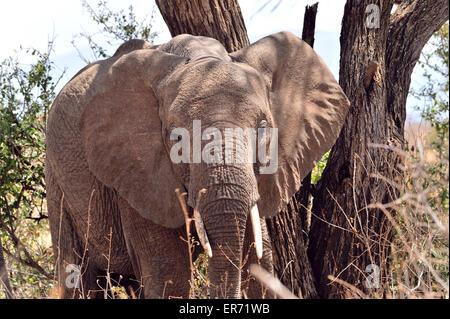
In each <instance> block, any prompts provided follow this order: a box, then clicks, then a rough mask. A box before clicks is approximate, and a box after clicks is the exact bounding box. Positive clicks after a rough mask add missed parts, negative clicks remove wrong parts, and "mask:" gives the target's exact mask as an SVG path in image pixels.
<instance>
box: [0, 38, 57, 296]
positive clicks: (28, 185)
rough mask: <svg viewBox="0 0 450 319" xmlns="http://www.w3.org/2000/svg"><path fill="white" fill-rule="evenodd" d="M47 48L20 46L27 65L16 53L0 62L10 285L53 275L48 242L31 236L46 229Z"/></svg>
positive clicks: (51, 92) (1, 181) (2, 200)
mask: <svg viewBox="0 0 450 319" xmlns="http://www.w3.org/2000/svg"><path fill="white" fill-rule="evenodd" d="M51 50H52V42H50V43H49V46H48V51H47V52H46V53H42V52H39V51H37V50H34V49H28V50H24V52H25V53H26V54H28V55H29V56H31V57H32V58H33V60H34V62H33V63H32V64H31V65H22V64H20V63H19V61H18V60H17V56H18V55H16V57H15V58H8V59H6V60H4V61H3V62H1V64H0V237H1V240H2V242H3V247H4V249H5V253H6V254H7V255H8V256H10V257H11V258H12V259H13V260H14V261H15V263H16V264H15V265H14V266H13V267H12V269H13V271H14V272H15V274H14V276H12V280H11V281H12V284H13V286H26V285H27V284H30V283H33V282H40V283H42V278H41V277H46V278H47V280H49V279H51V277H52V275H51V274H50V273H51V272H52V266H51V265H52V264H53V262H51V259H52V254H51V252H50V250H49V248H48V246H49V242H48V241H47V242H45V243H42V242H39V240H35V238H36V237H35V236H36V235H38V234H40V233H42V232H44V233H48V225H47V223H46V221H45V222H41V220H42V219H45V218H46V217H47V216H46V204H45V182H44V162H45V158H44V154H45V124H46V118H47V114H48V111H49V108H50V105H51V103H52V102H53V99H54V98H55V88H56V85H57V83H58V79H56V80H55V79H54V78H53V77H52V75H51V73H53V70H54V64H53V62H51V60H50V52H51ZM36 221H38V222H37V223H36ZM33 239H34V240H33ZM41 264H44V266H41ZM25 265H26V266H31V269H28V270H27V269H25V267H24V266H25ZM46 269H47V270H46ZM47 286H48V285H47ZM35 288H36V287H35ZM36 289H37V288H36ZM36 289H34V292H33V293H34V294H35V293H36ZM30 293H32V292H30ZM42 293H44V294H45V292H42Z"/></svg>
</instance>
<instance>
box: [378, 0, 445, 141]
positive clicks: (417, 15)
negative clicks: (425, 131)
mask: <svg viewBox="0 0 450 319" xmlns="http://www.w3.org/2000/svg"><path fill="white" fill-rule="evenodd" d="M448 9H449V3H448V0H433V1H427V0H405V1H403V2H402V3H400V5H399V6H398V8H397V10H396V11H395V12H394V13H393V14H392V15H391V18H390V24H389V33H388V37H387V42H386V46H387V50H386V71H387V72H386V74H387V75H386V84H387V87H386V89H387V102H388V103H387V107H388V108H389V110H390V111H389V113H390V114H391V116H392V118H391V119H390V120H391V122H392V125H395V126H396V127H397V128H398V132H399V136H400V137H399V139H402V138H401V136H402V135H403V130H404V119H405V118H406V107H405V105H406V99H407V97H408V92H409V86H410V83H411V74H412V72H413V69H414V66H415V65H416V63H417V61H418V60H419V58H420V54H421V52H422V49H423V47H424V46H425V44H426V43H427V42H428V40H429V39H430V38H431V36H432V35H433V33H435V32H436V31H438V30H439V29H440V28H441V26H442V25H443V24H444V23H445V22H446V21H447V20H448V18H449V14H448ZM399 146H400V145H399Z"/></svg>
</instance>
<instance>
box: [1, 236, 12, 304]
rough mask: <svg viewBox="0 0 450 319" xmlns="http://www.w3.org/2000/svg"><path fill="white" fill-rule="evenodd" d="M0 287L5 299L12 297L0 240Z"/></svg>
mask: <svg viewBox="0 0 450 319" xmlns="http://www.w3.org/2000/svg"><path fill="white" fill-rule="evenodd" d="M1 287H3V288H4V290H5V294H6V298H7V299H12V298H14V295H13V294H12V290H11V285H10V284H9V276H8V268H7V267H6V260H5V255H4V254H3V246H2V241H1V240H0V288H1Z"/></svg>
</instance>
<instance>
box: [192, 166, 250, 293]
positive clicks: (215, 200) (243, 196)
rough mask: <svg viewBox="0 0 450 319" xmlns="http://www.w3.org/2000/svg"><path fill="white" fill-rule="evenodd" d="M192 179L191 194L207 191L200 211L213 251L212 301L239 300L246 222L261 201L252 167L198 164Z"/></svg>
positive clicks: (199, 207)
mask: <svg viewBox="0 0 450 319" xmlns="http://www.w3.org/2000/svg"><path fill="white" fill-rule="evenodd" d="M197 169H198V170H199V171H197V172H196V170H197ZM195 173H199V174H198V175H197V174H195ZM191 178H192V179H191V183H192V184H191V186H192V185H197V187H193V189H192V190H194V189H195V191H193V192H189V193H190V194H195V193H196V190H197V189H201V188H206V193H205V194H204V195H203V197H202V199H201V201H200V203H198V211H199V213H200V215H201V217H202V220H203V223H204V227H205V231H206V233H207V236H208V239H209V242H210V245H211V249H212V258H211V259H210V260H209V279H210V297H211V298H240V297H241V268H242V265H241V263H242V250H243V242H244V234H245V227H246V221H247V216H248V214H249V213H250V211H251V208H252V207H253V206H254V204H255V202H256V200H257V199H258V192H257V186H256V179H255V176H254V173H253V167H252V166H251V165H249V164H242V165H237V164H233V165H227V164H212V165H211V164H210V165H208V164H198V166H197V167H193V169H192V170H191ZM192 199H193V198H190V201H191V200H192Z"/></svg>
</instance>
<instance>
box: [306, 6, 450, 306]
mask: <svg viewBox="0 0 450 319" xmlns="http://www.w3.org/2000/svg"><path fill="white" fill-rule="evenodd" d="M393 4H394V1H386V0H384V1H383V0H377V1H374V0H348V1H347V4H346V6H345V10H344V17H343V21H342V31H341V39H340V42H341V61H340V73H339V82H340V85H341V87H342V88H343V90H344V92H345V93H346V94H347V97H348V98H349V100H350V102H351V109H350V111H349V114H348V116H347V118H346V122H345V124H344V127H343V129H342V131H341V134H340V137H339V138H338V140H337V142H336V144H335V145H334V147H333V148H332V150H331V153H330V156H329V159H328V163H329V164H328V165H327V167H326V168H325V171H324V172H323V174H322V179H321V181H320V182H319V184H318V186H317V189H316V192H315V197H314V202H313V207H312V211H313V216H315V217H318V218H314V217H313V220H312V225H311V231H310V233H309V234H310V236H309V237H310V245H309V251H308V253H309V256H310V260H311V263H312V268H313V270H314V275H315V279H316V280H317V287H318V290H319V294H320V296H321V297H322V298H343V297H346V296H349V294H345V293H343V291H342V290H343V289H342V288H343V287H339V286H338V285H337V284H334V283H333V284H331V285H330V284H329V283H330V278H329V277H328V276H329V275H332V276H334V277H338V278H339V279H341V280H344V281H346V282H347V283H350V284H351V285H354V286H355V287H356V288H358V289H361V290H363V291H368V290H367V287H366V285H365V280H366V276H367V275H369V273H365V271H366V267H367V266H369V265H370V264H373V265H376V266H377V267H379V271H380V273H379V275H380V277H379V278H380V285H385V284H386V281H385V279H386V276H387V273H386V271H387V270H388V262H387V258H388V254H389V245H388V242H389V239H390V237H391V232H390V229H391V227H390V225H389V223H388V221H387V218H386V216H385V215H384V214H383V213H382V212H381V211H380V210H377V209H368V208H367V206H368V205H369V204H375V203H381V204H384V203H388V202H390V201H392V200H393V199H395V197H396V196H397V190H396V189H395V188H393V187H391V186H390V185H389V183H387V182H385V181H383V180H382V179H380V178H377V176H383V177H384V178H386V179H387V180H390V181H394V182H396V183H402V173H401V171H400V169H399V167H398V164H399V163H401V161H402V159H401V158H400V157H399V155H398V153H397V152H395V151H393V148H402V146H403V136H404V123H405V119H406V98H407V95H408V90H409V85H410V81H411V73H412V71H413V68H414V65H415V64H416V62H417V60H418V59H419V57H420V52H421V51H422V48H423V46H424V45H425V44H426V42H427V41H428V39H429V38H430V37H431V35H432V34H433V33H434V32H435V31H437V30H438V29H439V28H440V27H441V26H442V24H444V23H445V21H447V20H448V8H449V4H448V1H447V0H435V1H423V0H405V1H402V2H401V4H400V5H399V7H398V8H397V10H396V11H395V12H394V13H393V14H391V9H392V7H393ZM373 5H376V6H377V7H376V8H374V7H373ZM369 6H372V7H369ZM368 8H369V9H368ZM370 8H371V9H372V10H371V9H370ZM377 8H378V9H379V22H380V24H379V27H377V26H376V20H370V19H371V18H375V19H377V17H376V16H374V15H373V14H374V13H375V14H376V11H377ZM368 19H369V20H370V21H369V20H368ZM371 22H372V26H375V27H373V28H370V27H368V23H369V26H370V23H371ZM377 144H378V145H387V146H388V147H389V148H386V147H379V146H377ZM372 267H373V266H372ZM369 270H370V268H369V269H368V272H369ZM372 271H373V268H372V270H370V272H371V273H372Z"/></svg>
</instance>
